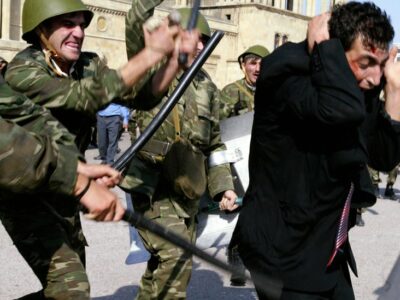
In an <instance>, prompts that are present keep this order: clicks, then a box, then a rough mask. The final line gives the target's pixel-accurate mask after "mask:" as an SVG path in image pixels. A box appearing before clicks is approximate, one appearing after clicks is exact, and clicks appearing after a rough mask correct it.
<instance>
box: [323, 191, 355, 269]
mask: <svg viewBox="0 0 400 300" xmlns="http://www.w3.org/2000/svg"><path fill="white" fill-rule="evenodd" d="M353 192H354V184H353V183H351V185H350V191H349V194H348V195H347V198H346V202H345V203H344V207H343V210H342V214H341V216H340V222H339V226H338V231H337V234H336V240H335V246H334V248H333V251H332V254H331V257H330V258H329V262H328V267H329V266H330V265H331V264H332V262H333V260H334V258H335V256H336V254H337V253H338V251H340V247H341V246H342V245H343V244H344V242H345V241H346V240H347V231H348V226H349V213H350V204H351V197H352V196H353Z"/></svg>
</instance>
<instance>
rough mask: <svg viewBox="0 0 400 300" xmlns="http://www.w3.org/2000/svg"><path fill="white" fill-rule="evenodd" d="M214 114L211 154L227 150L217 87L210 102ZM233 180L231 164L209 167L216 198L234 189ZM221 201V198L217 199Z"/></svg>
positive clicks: (210, 184) (212, 190)
mask: <svg viewBox="0 0 400 300" xmlns="http://www.w3.org/2000/svg"><path fill="white" fill-rule="evenodd" d="M210 107H211V115H212V128H211V136H210V150H211V151H210V154H211V153H213V152H217V151H223V150H226V147H225V145H224V144H223V143H222V142H221V132H220V128H219V107H220V92H219V91H218V89H217V88H216V87H215V92H214V95H213V97H212V99H211V103H210ZM233 189H234V187H233V180H232V174H231V167H230V165H229V164H223V165H219V166H215V167H212V168H209V169H208V191H209V193H210V196H211V197H212V198H214V197H215V196H217V195H218V194H219V193H221V192H225V191H227V190H233ZM215 200H216V201H219V200H220V199H215Z"/></svg>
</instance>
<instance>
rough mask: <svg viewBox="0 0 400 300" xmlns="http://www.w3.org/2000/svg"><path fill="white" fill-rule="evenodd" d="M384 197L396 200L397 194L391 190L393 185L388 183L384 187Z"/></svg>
mask: <svg viewBox="0 0 400 300" xmlns="http://www.w3.org/2000/svg"><path fill="white" fill-rule="evenodd" d="M385 197H386V198H388V199H390V200H397V196H396V194H395V192H394V190H393V185H391V184H388V185H387V186H386V189H385Z"/></svg>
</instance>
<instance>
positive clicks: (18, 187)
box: [0, 84, 83, 195]
mask: <svg viewBox="0 0 400 300" xmlns="http://www.w3.org/2000/svg"><path fill="white" fill-rule="evenodd" d="M0 116H1V118H0V121H1V122H0V124H1V126H0V134H1V137H0V153H1V154H0V169H1V175H0V186H1V187H2V188H4V189H9V190H12V191H13V192H33V191H37V190H39V189H46V190H48V191H53V192H54V191H57V192H59V193H63V194H67V195H70V194H72V191H73V188H74V186H75V181H76V168H77V161H78V158H79V157H80V154H79V152H78V149H77V148H76V147H75V145H74V142H73V140H74V137H73V136H72V135H71V134H69V133H68V131H67V130H66V129H65V128H64V127H63V126H62V125H61V124H60V123H59V122H57V121H56V120H55V119H54V118H53V117H52V116H51V115H50V113H49V111H48V110H46V109H43V108H41V107H40V106H38V105H34V104H33V102H32V101H30V100H29V99H28V98H26V97H25V96H23V95H21V94H18V93H16V92H14V91H13V90H12V89H11V88H10V87H9V86H8V85H6V84H1V85H0ZM17 124H19V125H20V126H23V127H20V126H18V125H17ZM81 159H83V158H82V157H81ZM66 162H68V167H67V164H66Z"/></svg>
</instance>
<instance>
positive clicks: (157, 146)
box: [142, 139, 172, 156]
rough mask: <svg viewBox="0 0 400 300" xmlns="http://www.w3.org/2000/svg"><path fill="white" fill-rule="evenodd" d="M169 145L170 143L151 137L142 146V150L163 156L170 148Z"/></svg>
mask: <svg viewBox="0 0 400 300" xmlns="http://www.w3.org/2000/svg"><path fill="white" fill-rule="evenodd" d="M171 146H172V144H171V143H168V142H162V141H158V140H154V139H151V140H150V141H148V142H147V143H146V145H144V146H143V148H142V150H144V151H146V152H150V153H152V154H154V155H160V156H165V155H166V154H167V153H168V151H169V150H170V149H171Z"/></svg>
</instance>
